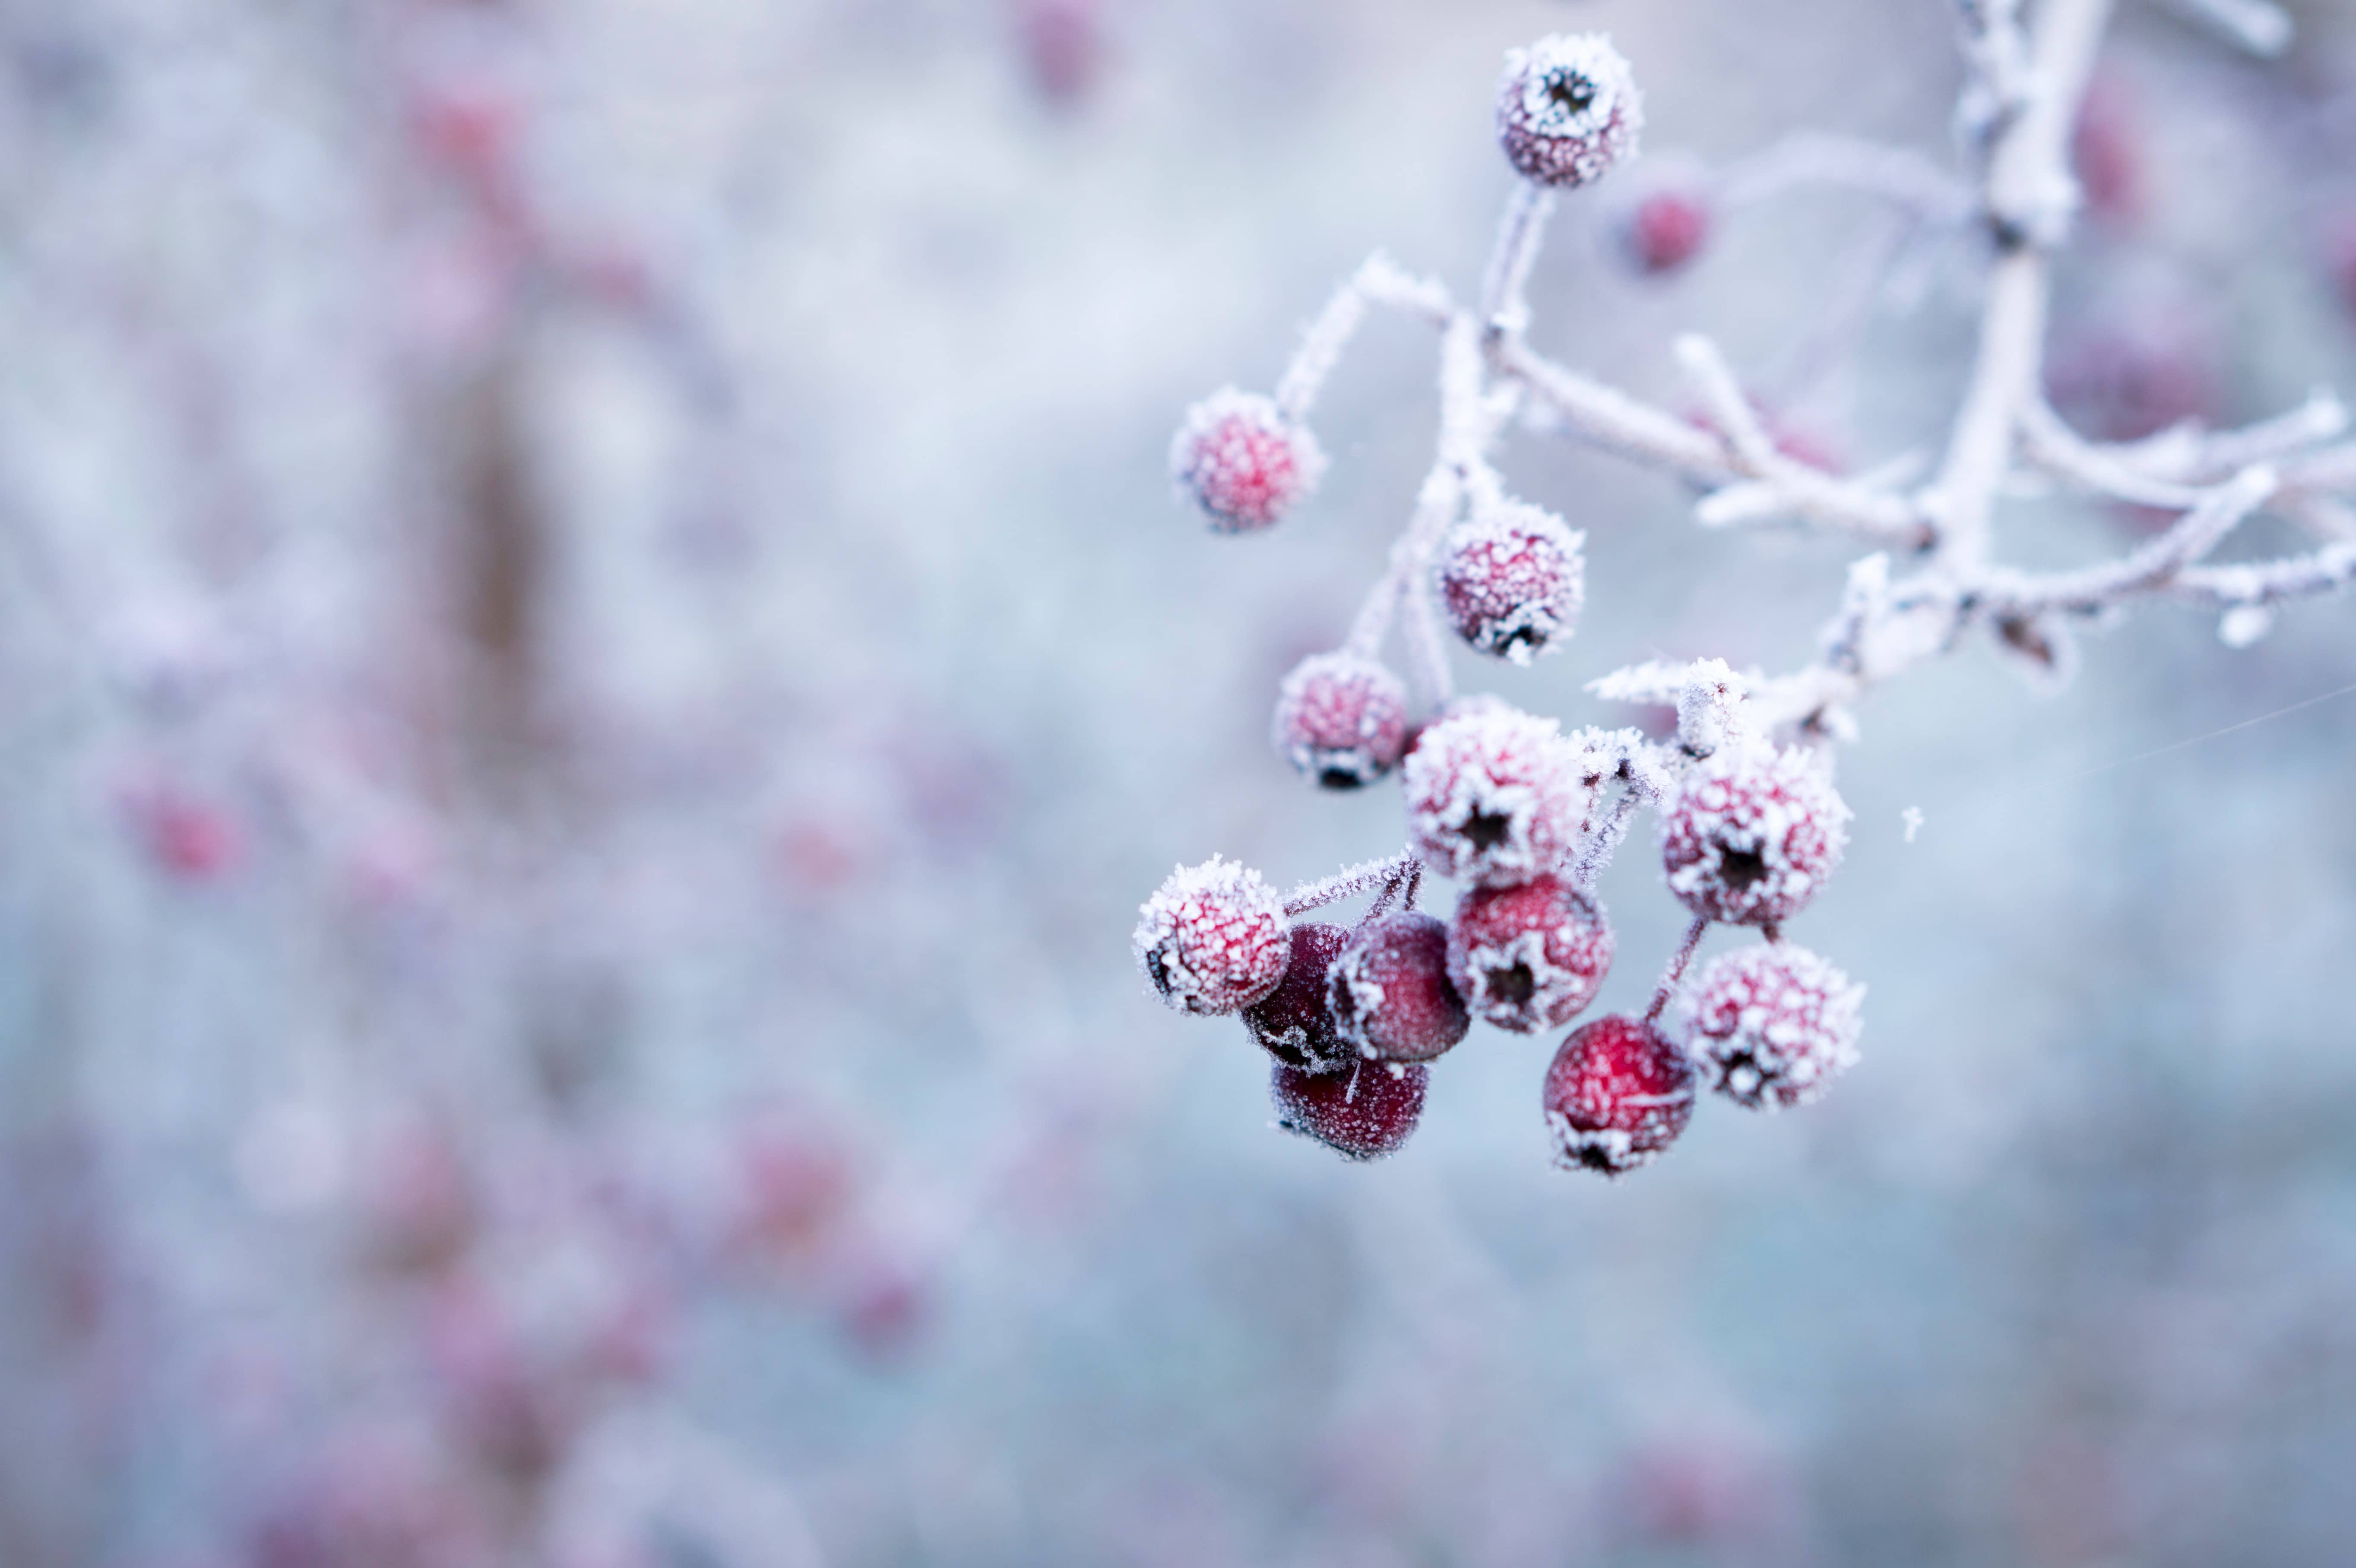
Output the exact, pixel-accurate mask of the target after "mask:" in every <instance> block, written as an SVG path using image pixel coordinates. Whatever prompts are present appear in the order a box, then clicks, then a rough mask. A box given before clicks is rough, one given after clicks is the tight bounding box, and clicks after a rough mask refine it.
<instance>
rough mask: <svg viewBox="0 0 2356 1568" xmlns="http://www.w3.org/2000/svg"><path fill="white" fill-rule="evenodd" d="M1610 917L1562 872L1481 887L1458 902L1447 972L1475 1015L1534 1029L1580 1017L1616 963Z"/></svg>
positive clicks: (1506, 1025) (1523, 1030)
mask: <svg viewBox="0 0 2356 1568" xmlns="http://www.w3.org/2000/svg"><path fill="white" fill-rule="evenodd" d="M1611 970H1612V923H1611V922H1610V921H1608V920H1606V919H1605V918H1604V915H1603V911H1602V909H1601V907H1600V906H1599V905H1597V904H1596V903H1595V902H1594V901H1592V900H1590V899H1589V898H1588V897H1587V896H1586V895H1584V894H1582V893H1581V892H1580V891H1579V890H1578V889H1576V888H1574V887H1572V886H1571V885H1570V884H1569V882H1567V881H1565V880H1563V879H1561V878H1560V877H1554V876H1546V877H1538V878H1535V879H1533V880H1530V881H1527V882H1524V883H1523V884H1521V885H1520V886H1519V887H1512V888H1475V889H1473V890H1472V891H1471V892H1468V893H1466V894H1465V895H1464V897H1463V899H1462V901H1460V902H1459V903H1458V904H1457V906H1456V918H1455V919H1454V921H1452V922H1451V924H1450V929H1449V933H1448V972H1449V976H1450V977H1451V978H1452V979H1453V980H1454V981H1455V982H1456V988H1457V990H1458V991H1459V992H1460V993H1462V996H1463V997H1464V1000H1465V1004H1466V1005H1467V1006H1468V1007H1470V1008H1472V1012H1473V1013H1474V1014H1475V1016H1477V1017H1479V1018H1480V1019H1483V1021H1484V1022H1488V1023H1492V1024H1494V1025H1496V1026H1497V1027H1498V1028H1499V1029H1511V1030H1513V1031H1514V1032H1515V1033H1516V1034H1531V1033H1535V1032H1536V1031H1537V1030H1539V1029H1558V1028H1560V1027H1561V1026H1562V1025H1564V1024H1567V1023H1569V1021H1570V1020H1571V1019H1574V1018H1576V1017H1578V1016H1579V1014H1580V1011H1582V1010H1583V1009H1584V1008H1586V1007H1587V1005H1588V1004H1589V1003H1590V1002H1592V1001H1593V1000H1594V999H1595V993H1596V992H1597V991H1598V990H1599V989H1601V987H1602V985H1603V976H1605V975H1607V974H1609V973H1611Z"/></svg>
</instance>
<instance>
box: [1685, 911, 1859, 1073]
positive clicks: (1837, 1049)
mask: <svg viewBox="0 0 2356 1568" xmlns="http://www.w3.org/2000/svg"><path fill="white" fill-rule="evenodd" d="M1864 1003H1865V987H1863V986H1860V985H1858V983H1857V982H1855V981H1853V980H1851V979H1850V978H1849V977H1848V976H1847V975H1844V974H1842V973H1841V972H1840V970H1838V969H1837V968H1835V967H1834V966H1833V965H1831V964H1830V963H1828V962H1826V960H1825V959H1823V958H1820V957H1818V956H1817V955H1815V954H1814V953H1811V952H1809V951H1808V950H1807V949H1806V948H1804V947H1794V945H1792V944H1790V943H1788V942H1769V943H1762V944H1760V945H1758V946H1756V947H1744V948H1739V949H1737V950H1736V951H1734V952H1732V953H1728V954H1723V955H1720V956H1719V957H1717V958H1715V959H1712V960H1711V961H1710V964H1709V965H1708V967H1707V968H1705V969H1704V970H1703V971H1702V972H1701V975H1700V976H1699V977H1698V978H1697V980H1696V981H1695V982H1694V984H1693V987H1692V988H1691V989H1690V990H1688V991H1687V994H1686V997H1685V1001H1684V1007H1683V1015H1684V1018H1683V1022H1684V1034H1685V1039H1686V1044H1687V1049H1688V1050H1690V1051H1692V1052H1693V1054H1694V1057H1695V1058H1696V1060H1697V1063H1698V1064H1699V1066H1700V1069H1701V1072H1702V1075H1703V1076H1704V1077H1705V1078H1707V1079H1708V1081H1709V1085H1710V1087H1711V1088H1713V1089H1715V1090H1717V1091H1718V1092H1719V1093H1721V1094H1723V1095H1725V1096H1726V1097H1727V1098H1728V1099H1730V1100H1732V1101H1735V1102H1736V1103H1737V1104H1743V1105H1748V1106H1750V1107H1751V1108H1752V1109H1753V1110H1757V1109H1761V1108H1766V1109H1774V1108H1777V1107H1790V1106H1794V1105H1804V1104H1807V1103H1808V1102H1810V1101H1812V1100H1814V1099H1816V1098H1817V1097H1818V1096H1820V1095H1821V1094H1823V1093H1824V1092H1825V1090H1826V1088H1828V1087H1829V1086H1830V1085H1831V1083H1832V1081H1833V1080H1834V1079H1835V1078H1836V1077H1838V1076H1839V1075H1840V1074H1841V1073H1842V1072H1846V1071H1847V1070H1848V1069H1849V1068H1850V1067H1851V1066H1853V1065H1855V1063H1856V1061H1857V1038H1858V1033H1859V1032H1860V1030H1861V1029H1862V1028H1863V1023H1864V1020H1863V1016H1862V1010H1863V1007H1864Z"/></svg>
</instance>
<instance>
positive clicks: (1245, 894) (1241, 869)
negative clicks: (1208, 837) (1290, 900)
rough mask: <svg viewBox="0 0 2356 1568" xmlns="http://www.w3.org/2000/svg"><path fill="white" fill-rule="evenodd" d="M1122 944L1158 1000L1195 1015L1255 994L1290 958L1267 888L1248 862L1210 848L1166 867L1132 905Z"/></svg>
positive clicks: (1242, 1002) (1229, 1007)
mask: <svg viewBox="0 0 2356 1568" xmlns="http://www.w3.org/2000/svg"><path fill="white" fill-rule="evenodd" d="M1130 944H1131V946H1132V949H1133V950H1134V952H1135V953H1136V955H1137V962H1138V966H1139V967H1140V968H1141V969H1143V970H1144V971H1145V977H1146V979H1147V980H1149V981H1151V983H1152V986H1153V988H1154V990H1155V991H1156V992H1157V993H1158V994H1159V995H1160V996H1161V997H1162V1000H1163V1001H1166V1002H1168V1003H1169V1004H1170V1005H1171V1006H1172V1007H1173V1008H1176V1009H1177V1010H1178V1011H1180V1012H1182V1013H1191V1014H1194V1016H1196V1017H1198V1018H1201V1017H1215V1016H1217V1015H1219V1014H1222V1013H1232V1012H1237V1011H1240V1010H1241V1009H1242V1008H1248V1007H1250V1006H1251V1005H1252V1004H1253V1003H1255V1002H1258V1001H1260V1000H1262V999H1263V998H1265V997H1267V996H1268V994H1269V992H1271V991H1273V990H1275V989H1276V987H1278V986H1279V985H1280V983H1282V981H1283V979H1284V971H1285V968H1286V966H1287V965H1289V964H1290V962H1291V958H1292V938H1291V931H1290V925H1289V923H1287V921H1286V919H1285V912H1284V906H1283V904H1282V903H1281V902H1280V901H1278V899H1277V896H1276V893H1275V892H1274V891H1273V890H1271V889H1270V888H1269V885H1268V883H1267V882H1266V881H1265V880H1262V879H1261V877H1260V874H1259V873H1258V871H1256V870H1253V869H1251V868H1250V867H1248V866H1244V865H1239V864H1237V862H1235V861H1233V860H1226V859H1220V858H1219V857H1218V856H1216V855H1214V856H1212V857H1211V858H1210V859H1207V860H1205V861H1204V862H1203V863H1202V864H1201V865H1199V866H1181V867H1179V868H1178V869H1175V870H1173V871H1172V872H1171V873H1170V876H1169V880H1166V881H1164V882H1163V883H1162V886H1161V887H1160V888H1158V889H1156V890H1155V891H1154V894H1153V896H1152V897H1151V898H1150V899H1148V900H1146V901H1145V902H1144V904H1143V905H1142V906H1141V908H1140V909H1139V911H1138V919H1137V930H1136V932H1135V933H1134V934H1133V935H1132V936H1131V937H1130Z"/></svg>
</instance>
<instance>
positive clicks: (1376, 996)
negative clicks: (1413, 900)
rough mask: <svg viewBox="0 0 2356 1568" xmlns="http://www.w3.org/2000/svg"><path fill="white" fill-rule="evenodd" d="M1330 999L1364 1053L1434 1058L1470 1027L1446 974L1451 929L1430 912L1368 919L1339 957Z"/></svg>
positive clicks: (1346, 1035)
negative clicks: (1368, 921)
mask: <svg viewBox="0 0 2356 1568" xmlns="http://www.w3.org/2000/svg"><path fill="white" fill-rule="evenodd" d="M1326 999H1327V1001H1328V1002H1329V1003H1330V1004H1331V1006H1332V1008H1333V1022H1334V1024H1335V1026H1336V1027H1337V1028H1339V1029H1340V1030H1341V1033H1342V1038H1343V1039H1344V1040H1347V1041H1349V1042H1350V1044H1352V1045H1354V1046H1355V1047H1356V1048H1357V1051H1358V1054H1359V1055H1361V1056H1365V1057H1371V1058H1375V1059H1376V1060H1379V1061H1430V1060H1431V1059H1432V1058H1433V1057H1435V1056H1439V1055H1441V1054H1443V1053H1445V1052H1446V1051H1449V1050H1450V1049H1451V1048H1452V1047H1453V1046H1454V1045H1455V1044H1456V1042H1457V1041H1458V1040H1462V1039H1463V1038H1464V1031H1465V1030H1466V1029H1470V1028H1471V1027H1472V1019H1471V1017H1470V1016H1469V1015H1468V1014H1467V1013H1466V1012H1465V1010H1464V999H1463V998H1462V997H1460V996H1458V995H1457V994H1456V987H1455V986H1454V984H1453V983H1451V981H1450V980H1449V978H1448V927H1447V926H1445V925H1443V924H1442V923H1440V922H1439V921H1436V920H1434V919H1432V918H1431V916H1430V915H1428V914H1414V913H1405V914H1391V915H1385V916H1384V917H1383V918H1382V919H1380V920H1377V921H1373V922H1370V923H1367V924H1366V925H1365V927H1363V928H1362V929H1360V930H1359V932H1358V933H1357V934H1356V935H1355V936H1353V937H1352V938H1351V939H1350V944H1349V945H1348V946H1347V947H1344V949H1343V950H1342V954H1341V956H1340V957H1338V958H1336V959H1334V961H1333V970H1332V972H1331V974H1330V975H1329V976H1328V978H1327V981H1326Z"/></svg>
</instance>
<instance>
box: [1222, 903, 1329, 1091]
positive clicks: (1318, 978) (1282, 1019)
mask: <svg viewBox="0 0 2356 1568" xmlns="http://www.w3.org/2000/svg"><path fill="white" fill-rule="evenodd" d="M1349 942H1350V933H1348V932H1347V931H1344V929H1343V928H1342V927H1340V926H1338V925H1326V924H1323V923H1320V922H1314V921H1305V922H1303V923H1301V924H1299V925H1296V926H1294V927H1293V928H1292V945H1291V950H1290V956H1289V957H1288V960H1287V962H1286V965H1285V971H1284V978H1283V979H1282V980H1281V981H1280V982H1279V983H1278V985H1277V987H1276V989H1275V990H1273V991H1271V992H1269V994H1268V996H1267V997H1264V998H1262V999H1261V1000H1259V1001H1258V1002H1255V1003H1253V1004H1252V1005H1251V1006H1250V1007H1248V1008H1245V1009H1244V1028H1246V1029H1249V1030H1250V1031H1251V1037H1252V1039H1253V1040H1256V1041H1258V1044H1259V1047H1260V1049H1261V1050H1263V1051H1267V1052H1268V1053H1269V1055H1270V1056H1273V1057H1275V1058H1276V1059H1277V1061H1280V1062H1282V1063H1283V1064H1284V1065H1285V1066H1287V1067H1290V1068H1293V1069H1295V1070H1296V1071H1299V1072H1338V1071H1339V1070H1340V1069H1342V1068H1344V1067H1345V1066H1347V1065H1349V1063H1350V1061H1352V1059H1353V1057H1354V1056H1355V1052H1354V1051H1353V1050H1352V1048H1351V1046H1350V1044H1349V1042H1348V1041H1346V1040H1344V1039H1343V1038H1342V1033H1341V1030H1340V1029H1339V1028H1338V1027H1337V1026H1336V1025H1335V1023H1334V1021H1333V1007H1332V1006H1331V1005H1330V1004H1329V1002H1328V1001H1327V999H1326V985H1325V981H1326V975H1327V972H1328V971H1329V970H1330V969H1331V968H1332V967H1333V960H1334V959H1335V958H1337V957H1339V956H1341V953H1342V949H1343V948H1344V947H1345V946H1347V945H1349Z"/></svg>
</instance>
